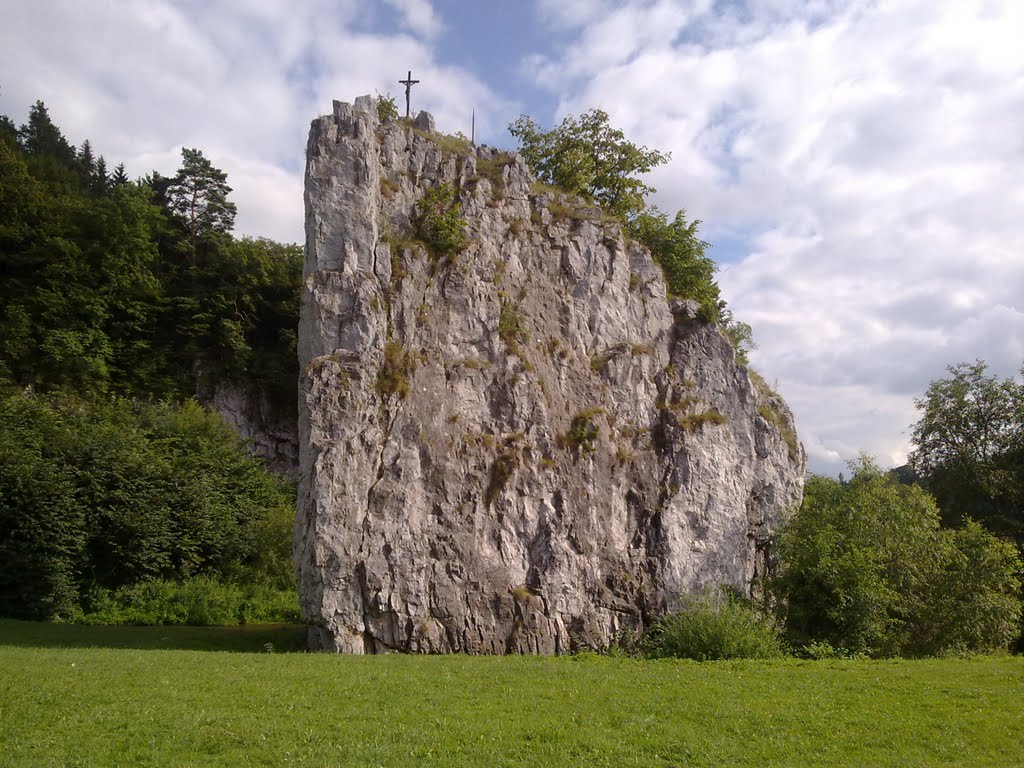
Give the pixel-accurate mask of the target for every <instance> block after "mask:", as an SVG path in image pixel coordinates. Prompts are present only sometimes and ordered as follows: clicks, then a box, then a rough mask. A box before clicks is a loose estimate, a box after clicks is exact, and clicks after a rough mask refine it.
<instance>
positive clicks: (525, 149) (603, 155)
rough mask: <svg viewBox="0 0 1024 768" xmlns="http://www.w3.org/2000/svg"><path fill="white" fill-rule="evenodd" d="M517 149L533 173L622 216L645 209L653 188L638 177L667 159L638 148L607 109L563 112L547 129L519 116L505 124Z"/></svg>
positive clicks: (524, 116)
mask: <svg viewBox="0 0 1024 768" xmlns="http://www.w3.org/2000/svg"><path fill="white" fill-rule="evenodd" d="M509 132H511V134H512V135H513V136H515V137H516V138H517V139H519V144H520V150H519V151H520V152H521V153H522V155H523V157H524V158H525V159H526V162H527V163H528V164H529V166H530V168H532V169H533V172H534V173H535V174H536V175H537V178H538V179H540V180H541V181H543V182H544V183H546V184H553V185H554V186H557V187H561V188H562V189H564V190H566V191H568V192H575V193H576V194H580V195H584V196H586V197H589V198H591V199H593V200H596V201H597V202H598V203H600V204H601V206H602V207H604V208H605V209H606V210H607V211H608V212H609V213H612V214H614V215H616V216H619V217H620V218H622V219H623V221H631V220H632V219H633V218H634V217H635V216H637V215H639V214H640V213H641V212H642V211H643V210H644V206H645V203H644V198H645V197H646V195H648V194H649V193H651V192H654V191H655V190H654V188H653V187H650V186H648V185H647V184H645V183H644V182H643V181H641V180H640V179H638V178H637V175H638V174H642V173H647V172H649V171H650V170H652V169H653V168H656V167H657V166H659V165H662V164H664V163H666V162H667V161H668V160H669V158H670V155H669V154H668V153H662V152H659V151H657V150H654V149H648V148H647V147H638V146H637V145H636V144H634V143H633V142H631V141H629V140H627V139H626V137H625V135H624V134H623V133H622V131H620V130H619V129H618V128H613V127H612V126H611V124H610V123H609V119H608V113H607V112H605V111H604V110H601V109H592V110H590V111H589V112H586V113H585V114H583V115H581V116H580V117H579V118H576V117H573V116H571V115H570V116H568V117H566V118H565V119H564V120H562V122H561V123H560V124H559V125H558V126H557V127H556V128H552V129H551V130H548V131H544V130H542V129H541V128H540V127H539V126H538V125H537V124H536V123H535V122H534V121H533V119H532V118H530V117H527V116H526V115H520V117H519V118H518V119H516V120H515V122H513V123H512V124H511V125H510V126H509Z"/></svg>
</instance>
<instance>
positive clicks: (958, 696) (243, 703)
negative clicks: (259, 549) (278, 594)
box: [0, 620, 1024, 768]
mask: <svg viewBox="0 0 1024 768" xmlns="http://www.w3.org/2000/svg"><path fill="white" fill-rule="evenodd" d="M301 639H302V629H301V628H299V627H289V626H284V627H280V626H278V627H259V626H256V627H253V626H248V627H232V628H193V627H86V626H69V625H51V624H32V623H27V622H17V621H8V620H0V766H32V767H33V768H37V767H40V766H62V767H66V766H292V765H295V766H350V765H351V766H446V767H449V766H488V767H491V766H588V767H590V766H726V765H735V766H812V765H813V766H832V765H836V766H839V765H843V766H900V767H901V768H902V767H904V766H1000V767H1005V766H1016V765H1022V764H1024V705H1022V702H1024V658H1022V657H1019V656H1017V657H1014V656H1001V657H985V658H971V659H938V660H924V661H798V660H792V659H789V660H783V661H772V662H753V661H749V662H748V661H745V662H705V663H696V662H690V661H679V660H658V661H639V660H634V659H628V658H617V657H606V656H597V655H589V654H585V655H582V656H576V657H563V658H536V657H467V656H447V657H441V656H436V657H425V656H404V655H388V656H371V657H353V656H335V655H327V654H308V653H297V652H287V651H293V650H295V649H297V648H299V647H300V646H301Z"/></svg>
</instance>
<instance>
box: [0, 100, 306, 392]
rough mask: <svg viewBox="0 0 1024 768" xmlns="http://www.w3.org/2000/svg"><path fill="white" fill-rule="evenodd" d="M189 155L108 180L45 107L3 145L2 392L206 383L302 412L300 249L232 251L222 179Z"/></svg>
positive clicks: (254, 244)
mask: <svg viewBox="0 0 1024 768" xmlns="http://www.w3.org/2000/svg"><path fill="white" fill-rule="evenodd" d="M6 124H11V125H13V123H11V122H10V121H9V120H7V121H6V123H5V125H6ZM4 136H5V137H6V138H3V137H4ZM19 136H20V139H19ZM29 148H31V152H30V151H29ZM48 153H49V154H48ZM183 157H184V163H183V165H182V167H181V168H180V169H179V171H178V173H177V174H176V175H175V176H174V177H164V176H161V175H160V174H157V173H154V174H152V175H151V176H150V177H149V179H148V181H147V182H146V183H142V184H136V183H133V182H130V181H129V180H128V178H127V174H126V172H125V170H124V166H123V165H122V164H119V165H118V166H117V167H116V168H115V171H114V174H113V176H112V177H109V176H108V175H107V173H106V170H105V164H104V163H103V162H102V157H100V158H97V157H96V155H95V150H94V148H93V147H92V145H91V144H90V143H89V142H88V141H85V142H83V143H82V149H81V151H79V152H77V153H76V151H75V150H74V148H73V147H72V146H71V144H70V143H69V142H68V141H67V140H66V139H64V138H63V135H62V134H61V133H60V131H59V129H57V127H56V126H55V125H54V124H53V123H52V121H51V120H50V118H49V113H48V112H47V111H46V108H45V106H43V105H42V104H41V103H40V104H37V105H36V107H34V108H33V111H32V113H31V114H30V118H29V124H27V125H26V126H23V127H22V129H21V131H20V132H12V131H10V130H8V131H7V132H6V133H4V134H0V273H2V275H3V278H4V279H3V280H2V281H0V382H3V381H8V382H11V383H14V384H18V385H22V386H32V387H34V388H35V389H36V390H38V391H46V390H53V389H60V390H64V391H70V392H77V393H81V394H87V393H95V392H103V391H115V392H118V393H121V394H125V395H134V396H139V397H159V398H176V399H181V398H188V397H190V396H192V395H194V394H195V393H196V386H197V373H198V374H199V378H200V379H205V380H211V379H215V378H218V377H219V378H229V379H232V380H234V381H237V382H246V383H254V384H255V385H256V386H257V387H258V388H261V389H263V390H264V391H265V392H267V393H269V394H270V395H271V396H272V397H273V399H274V400H275V401H276V402H278V403H281V404H286V405H287V408H289V409H291V408H294V403H295V381H296V379H297V374H298V370H297V362H296V360H295V356H296V355H295V336H296V327H297V325H298V293H299V280H300V278H301V273H302V256H301V248H300V247H299V246H296V245H283V244H280V243H275V242H273V241H271V240H266V239H262V238H256V239H253V238H242V239H239V240H235V239H233V238H231V236H230V234H229V230H230V222H231V221H232V220H233V217H234V209H235V207H234V204H233V203H230V202H229V201H228V200H227V199H226V195H227V193H228V191H230V187H228V186H227V184H226V177H225V175H224V174H223V172H221V171H219V170H218V169H216V168H214V167H213V166H212V165H211V164H210V163H209V161H207V160H206V159H205V158H204V157H203V156H202V153H201V152H199V151H198V150H185V151H184V152H183ZM200 383H202V382H200Z"/></svg>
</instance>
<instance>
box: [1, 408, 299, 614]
mask: <svg viewBox="0 0 1024 768" xmlns="http://www.w3.org/2000/svg"><path fill="white" fill-rule="evenodd" d="M293 510H294V506H293V495H292V491H291V489H290V488H289V487H288V486H287V484H286V483H284V482H283V481H282V480H280V479H279V478H277V477H275V476H273V475H271V474H270V472H269V471H268V470H266V469H265V468H264V467H263V465H262V464H261V463H260V462H259V461H258V460H256V459H253V458H251V457H249V456H248V454H247V453H246V451H245V450H244V448H243V446H242V445H241V443H240V442H239V439H238V437H237V435H235V434H234V433H233V432H232V431H231V429H230V428H229V427H228V426H227V425H226V424H225V423H224V422H223V421H222V420H221V419H220V418H219V417H218V416H215V415H213V414H211V413H209V412H207V411H205V410H203V409H202V408H200V407H199V406H198V405H197V404H195V403H194V402H192V403H185V404H184V405H182V406H168V405H140V404H138V403H136V402H133V401H128V400H120V399H113V400H109V401H93V402H87V401H83V400H79V399H77V398H71V397H64V396H50V397H42V396H37V395H23V394H11V395H8V396H7V397H5V398H3V400H0V614H2V615H9V616H23V617H26V618H52V617H55V616H64V617H67V616H69V615H71V614H73V613H74V612H75V611H77V610H82V609H84V610H89V608H90V605H89V601H90V600H91V599H92V596H93V595H94V594H96V593H98V592H101V591H103V590H114V589H118V588H121V587H123V586H126V585H131V584H136V583H138V582H141V581H145V580H148V579H154V578H160V579H183V578H187V577H190V576H195V575H203V574H206V575H211V576H216V577H219V578H225V579H228V580H231V579H234V580H242V581H245V580H253V579H256V580H261V581H267V580H269V581H271V582H273V583H274V584H275V585H278V586H288V584H289V583H290V581H291V567H290V563H289V562H288V559H287V558H282V557H281V551H280V550H281V548H282V547H285V548H287V542H288V539H287V538H285V539H284V540H283V542H281V541H277V540H276V538H275V537H276V536H277V535H280V533H281V531H282V528H284V527H287V526H288V525H289V524H290V520H291V518H292V516H293V514H294V512H293ZM268 532H273V533H274V535H275V536H274V537H271V536H268Z"/></svg>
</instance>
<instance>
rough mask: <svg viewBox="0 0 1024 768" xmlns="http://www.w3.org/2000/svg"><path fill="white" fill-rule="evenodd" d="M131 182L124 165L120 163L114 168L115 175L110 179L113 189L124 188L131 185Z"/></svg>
mask: <svg viewBox="0 0 1024 768" xmlns="http://www.w3.org/2000/svg"><path fill="white" fill-rule="evenodd" d="M130 183H131V180H130V179H129V178H128V173H127V171H125V168H124V163H118V164H117V165H116V166H114V175H113V176H111V177H110V185H111V186H112V187H123V186H124V185H125V184H130Z"/></svg>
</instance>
